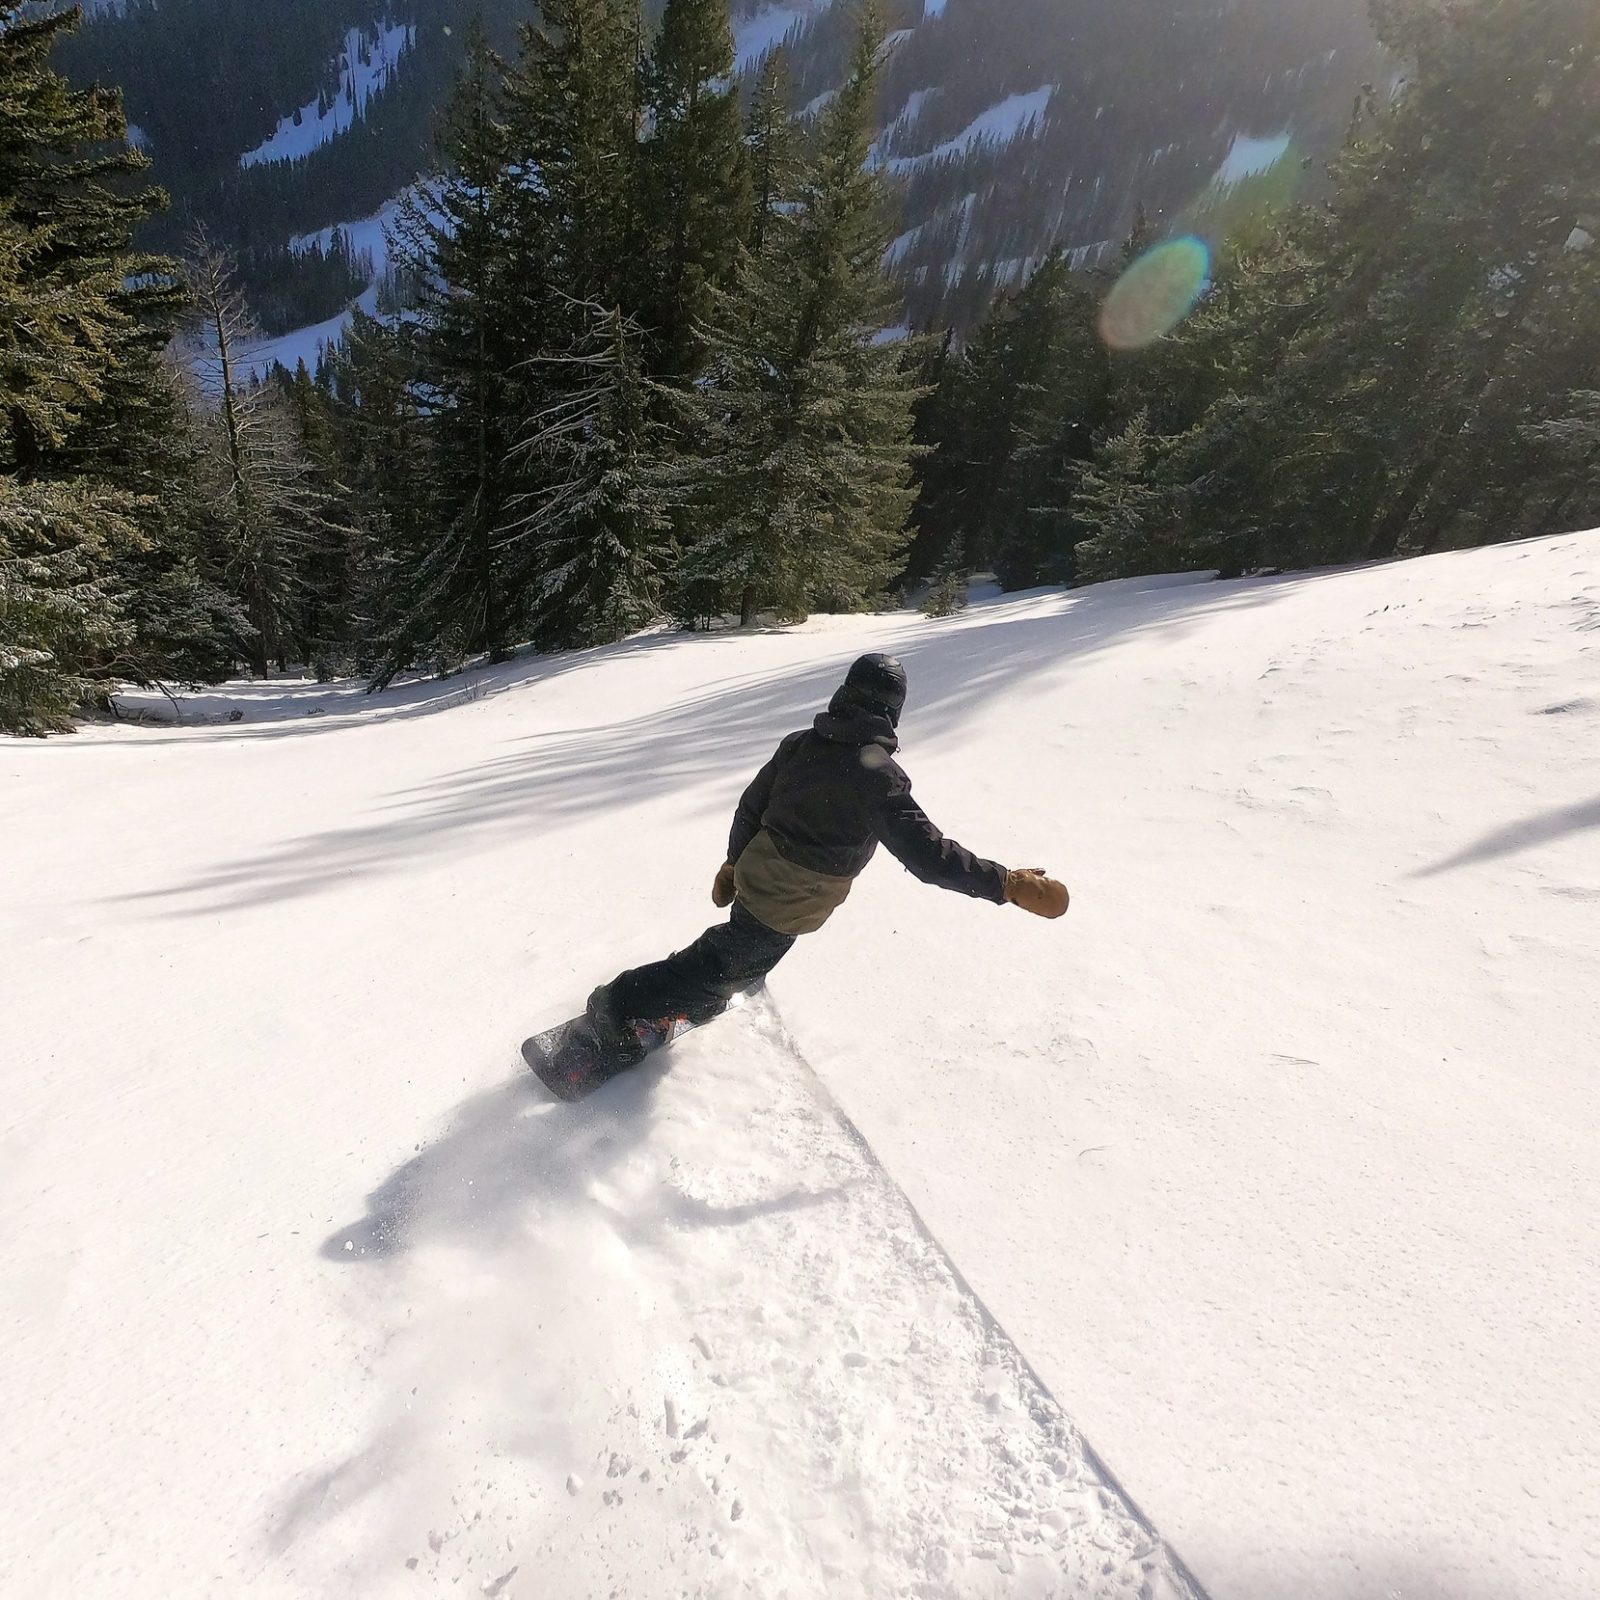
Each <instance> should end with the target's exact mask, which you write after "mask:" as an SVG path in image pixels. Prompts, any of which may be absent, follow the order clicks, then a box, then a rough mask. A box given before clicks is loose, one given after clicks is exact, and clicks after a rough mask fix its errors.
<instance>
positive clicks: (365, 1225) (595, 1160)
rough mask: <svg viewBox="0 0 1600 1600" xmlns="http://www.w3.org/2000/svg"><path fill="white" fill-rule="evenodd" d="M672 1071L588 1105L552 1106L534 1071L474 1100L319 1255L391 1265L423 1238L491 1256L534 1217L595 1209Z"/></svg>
mask: <svg viewBox="0 0 1600 1600" xmlns="http://www.w3.org/2000/svg"><path fill="white" fill-rule="evenodd" d="M664 1070H665V1064H664V1063H660V1064H650V1065H646V1066H644V1067H640V1068H638V1069H636V1070H634V1071H632V1072H629V1073H625V1074H624V1075H623V1076H622V1077H621V1078H619V1079H617V1080H616V1081H615V1082H613V1083H610V1084H608V1085H607V1086H606V1087H605V1088H604V1089H603V1090H601V1091H600V1093H598V1094H596V1095H593V1096H592V1097H591V1098H590V1099H588V1100H586V1101H584V1102H582V1103H581V1104H579V1105H563V1104H561V1103H559V1102H557V1101H554V1100H551V1099H550V1098H549V1096H548V1095H546V1093H545V1091H544V1090H543V1089H542V1088H541V1087H540V1085H539V1084H538V1082H537V1081H536V1080H535V1079H534V1078H533V1077H532V1075H531V1074H530V1073H527V1072H519V1073H517V1074H516V1076H515V1077H512V1078H510V1079H507V1080H506V1081H505V1082H504V1083H500V1084H497V1085H495V1087H494V1088H492V1089H486V1090H484V1091H483V1092H482V1093H480V1094H476V1095H472V1096H471V1097H469V1098H468V1099H466V1100H464V1101H463V1102H462V1103H461V1104H460V1105H459V1106H457V1107H456V1109H455V1111H454V1112H453V1113H452V1114H451V1116H450V1119H449V1123H448V1127H447V1129H446V1131H445V1133H444V1134H443V1135H442V1136H441V1137H440V1138H437V1139H435V1140H434V1141H432V1142H431V1143H429V1144H426V1145H423V1146H421V1147H420V1149H419V1150H418V1152H417V1154H416V1155H414V1156H413V1157H412V1158H411V1159H410V1160H409V1161H407V1162H405V1163H403V1164H402V1165H401V1166H399V1167H397V1168H396V1169H395V1170H394V1171H393V1172H392V1173H390V1175H389V1176H388V1177H387V1178H385V1179H384V1181H383V1182H382V1183H381V1184H380V1185H379V1186H378V1187H377V1188H376V1189H374V1190H373V1191H372V1193H371V1194H369V1195H368V1196H367V1211H366V1215H365V1216H363V1217H361V1218H359V1219H358V1220H357V1221H355V1222H353V1223H351V1224H349V1225H348V1226H346V1227H343V1228H339V1229H336V1230H335V1231H334V1232H333V1233H331V1234H329V1235H328V1237H327V1239H326V1240H324V1241H323V1244H322V1246H321V1249H320V1251H319V1254H321V1255H322V1256H323V1257H325V1258H326V1259H327V1260H329V1261H340V1262H348V1263H354V1262H374V1261H384V1260H388V1259H391V1258H393V1257H395V1256H399V1255H401V1254H403V1253H404V1252H405V1251H406V1250H408V1249H410V1248H411V1247H412V1246H413V1245H415V1244H418V1243H421V1242H427V1243H430V1244H433V1243H438V1244H447V1245H455V1246H466V1247H469V1248H473V1247H475V1248H481V1249H485V1250H488V1249H493V1248H495V1247H497V1246H499V1245H502V1244H504V1243H506V1242H508V1241H509V1240H511V1239H512V1238H513V1237H514V1236H515V1235H516V1234H517V1233H518V1232H519V1231H520V1230H521V1229H522V1227H523V1226H524V1225H525V1223H526V1221H527V1219H528V1217H529V1215H530V1213H531V1214H534V1215H538V1214H541V1213H551V1212H556V1211H559V1210H562V1209H569V1208H571V1207H573V1206H580V1205H590V1204H593V1198H592V1196H591V1193H590V1191H591V1190H592V1188H593V1186H594V1185H595V1184H596V1182H597V1181H599V1180H602V1179H603V1178H604V1176H605V1174H606V1172H607V1171H608V1170H610V1169H611V1168H613V1167H614V1166H615V1165H616V1163H618V1162H619V1161H621V1160H623V1159H624V1158H625V1157H626V1156H627V1154H628V1153H629V1152H630V1151H631V1150H632V1149H634V1148H635V1147H636V1146H637V1145H639V1144H640V1143H642V1142H643V1141H644V1139H645V1138H646V1137H647V1135H648V1133H649V1131H650V1126H651V1115H650V1106H651V1102H652V1100H653V1099H654V1096H655V1091H656V1088H657V1086H658V1085H659V1083H660V1081H661V1076H662V1073H663V1071H664Z"/></svg>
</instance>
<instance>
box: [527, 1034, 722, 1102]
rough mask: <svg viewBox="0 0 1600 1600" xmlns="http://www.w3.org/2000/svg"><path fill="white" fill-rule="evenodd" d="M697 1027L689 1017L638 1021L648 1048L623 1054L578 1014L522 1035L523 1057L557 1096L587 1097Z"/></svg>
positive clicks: (578, 1098)
mask: <svg viewBox="0 0 1600 1600" xmlns="http://www.w3.org/2000/svg"><path fill="white" fill-rule="evenodd" d="M693 1026H694V1024H693V1023H691V1022H690V1021H689V1019H688V1018H687V1017H669V1018H667V1019H666V1020H665V1021H664V1022H658V1023H648V1024H647V1023H640V1024H637V1025H636V1026H635V1027H634V1030H633V1032H634V1037H635V1038H636V1039H637V1040H638V1041H639V1043H640V1044H641V1045H642V1046H643V1047H644V1054H643V1055H639V1054H637V1053H629V1054H623V1053H621V1052H619V1051H612V1050H607V1049H606V1047H605V1046H604V1045H603V1044H601V1042H600V1040H599V1039H598V1038H596V1037H595V1032H594V1029H593V1028H592V1027H591V1026H590V1024H589V1019H588V1018H587V1017H585V1016H577V1017H574V1018H573V1019H572V1020H571V1021H570V1022H563V1023H562V1024H561V1025H560V1026H559V1027H556V1028H546V1029H545V1031H544V1032H543V1033H536V1034H534V1036H533V1037H532V1038H531V1039H525V1040H523V1043H522V1059H523V1060H524V1061H526V1062H527V1063H528V1065H529V1066H530V1067H531V1068H532V1069H533V1072H534V1074H535V1076H537V1078H538V1079H539V1081H540V1082H541V1083H542V1084H543V1085H544V1086H545V1088H547V1089H548V1090H549V1091H550V1092H551V1094H553V1095H554V1096H555V1097H556V1098H557V1099H558V1100H583V1099H585V1098H587V1097H588V1096H589V1095H591V1094H593V1093H594V1092H595V1090H596V1089H598V1088H600V1087H601V1086H602V1085H604V1084H607V1083H609V1082H610V1081H611V1080H612V1079H613V1078H614V1077H616V1076H617V1074H618V1073H619V1072H626V1071H627V1070H628V1068H629V1067H636V1066H638V1065H639V1063H640V1062H641V1061H643V1060H644V1059H645V1057H646V1056H650V1055H653V1054H654V1053H655V1052H656V1051H657V1050H659V1049H661V1047H662V1046H663V1045H667V1044H671V1043H672V1041H673V1040H674V1039H677V1038H681V1037H682V1036H683V1035H684V1034H686V1033H688V1032H689V1030H690V1029H691V1028H692V1027H693Z"/></svg>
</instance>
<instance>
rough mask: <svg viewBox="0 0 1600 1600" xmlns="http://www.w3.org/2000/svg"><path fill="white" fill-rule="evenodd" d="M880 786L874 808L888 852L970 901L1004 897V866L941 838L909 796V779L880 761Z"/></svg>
mask: <svg viewBox="0 0 1600 1600" xmlns="http://www.w3.org/2000/svg"><path fill="white" fill-rule="evenodd" d="M884 765H885V768H886V770H885V772H884V774H883V778H884V782H883V787H882V789H881V790H880V792H879V795H878V801H877V806H876V817H875V820H876V822H877V827H878V837H879V838H880V839H882V840H883V842H884V844H885V845H886V846H887V847H888V850H889V853H890V854H891V855H893V856H894V858H895V859H896V860H897V861H898V862H899V863H900V864H901V865H902V866H903V867H904V868H905V869H906V871H907V872H909V873H911V875H912V876H913V877H916V878H920V879H921V880H922V881H923V882H924V883H931V884H933V885H934V886H935V887H936V888H939V889H951V890H954V891H955V892H956V893H957V894H969V895H971V896H972V897H973V899H975V900H992V901H994V903H995V904H996V905H1004V904H1005V901H1006V876H1007V874H1006V869H1005V868H1004V867H1002V866H1001V865H1000V864H999V863H998V862H994V861H985V860H984V859H983V858H982V857H981V856H975V855H973V853H972V852H971V851H970V850H967V849H964V848H963V847H962V846H961V845H959V844H957V843H956V842H955V840H954V839H947V838H945V836H944V835H943V834H942V833H941V832H940V831H939V829H938V827H937V826H936V825H935V823H934V821H933V819H932V818H931V817H930V816H929V815H928V813H927V812H926V811H924V810H923V809H922V807H921V806H919V805H918V804H917V802H916V801H915V800H913V799H912V798H911V780H910V779H909V778H908V777H907V776H906V775H905V773H904V772H902V771H901V770H900V768H899V767H898V766H896V765H895V764H894V763H892V762H885V764H884Z"/></svg>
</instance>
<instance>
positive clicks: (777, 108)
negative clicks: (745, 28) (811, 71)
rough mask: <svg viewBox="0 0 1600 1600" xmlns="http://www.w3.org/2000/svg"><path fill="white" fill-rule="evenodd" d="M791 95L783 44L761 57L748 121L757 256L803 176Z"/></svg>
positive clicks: (752, 235)
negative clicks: (797, 150) (772, 224)
mask: <svg viewBox="0 0 1600 1600" xmlns="http://www.w3.org/2000/svg"><path fill="white" fill-rule="evenodd" d="M791 95H792V90H791V87H790V82H789V56H788V52H787V51H785V50H784V49H783V48H782V46H779V48H778V49H776V50H773V51H770V52H769V53H768V54H767V55H766V56H765V57H764V58H763V60H762V62H761V69H760V71H759V72H758V73H757V74H756V85H755V89H754V91H753V93H752V94H751V97H750V115H749V117H748V118H747V119H746V122H745V135H744V140H745V149H746V152H747V155H746V169H747V171H748V173H749V185H750V222H749V234H748V240H749V247H750V251H751V254H752V255H756V256H760V255H762V254H763V253H764V252H765V251H766V249H767V244H768V237H769V229H770V225H771V222H772V219H773V217H775V216H777V215H778V214H779V211H780V209H781V208H782V207H783V206H785V205H787V204H788V203H789V201H790V199H791V198H792V197H793V195H794V192H795V186H796V183H797V181H798V176H799V160H798V157H797V154H796V150H795V143H796V140H795V127H794V120H793V118H792V117H791V116H790V114H789V102H790V99H791Z"/></svg>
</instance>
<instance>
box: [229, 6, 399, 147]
mask: <svg viewBox="0 0 1600 1600" xmlns="http://www.w3.org/2000/svg"><path fill="white" fill-rule="evenodd" d="M416 36H417V30H416V28H415V26H413V25H412V24H411V23H409V22H380V23H378V24H377V26H376V27H375V28H371V29H368V28H351V29H350V30H349V32H348V33H346V34H345V39H344V48H343V49H342V50H341V51H340V53H339V60H338V63H337V70H338V73H339V88H338V91H337V93H336V94H335V95H334V96H333V99H332V100H331V101H330V102H329V103H328V104H327V105H324V104H323V102H322V97H321V96H320V95H318V96H317V97H315V98H314V99H311V100H308V101H307V102H306V104H305V105H303V106H301V107H300V109H299V110H298V111H295V112H293V113H292V114H291V115H289V116H287V117H284V118H282V119H281V120H280V121H279V123H278V126H277V127H276V128H275V129H273V131H272V133H271V134H269V135H268V137H267V138H265V139H263V140H262V141H261V143H260V144H258V145H257V146H256V147H255V149H253V150H247V151H245V153H244V154H243V155H242V156H240V157H239V165H240V166H241V167H255V166H260V165H262V164H264V163H266V162H270V161H298V160H300V159H302V158H303V157H305V156H308V155H310V154H311V152H312V151H313V150H316V149H317V148H319V147H320V146H322V145H325V144H327V143H328V142H329V141H330V140H332V139H336V138H337V137H338V136H339V135H340V134H341V133H344V132H346V131H347V130H348V129H350V128H352V127H354V126H355V124H356V123H357V122H358V121H360V120H361V118H362V117H364V116H365V115H366V112H367V106H368V104H369V103H370V102H371V101H372V100H373V99H374V98H375V97H376V96H377V95H379V94H381V93H382V92H383V91H384V90H385V89H386V88H387V87H388V86H389V83H390V80H391V79H392V78H393V76H394V74H395V73H396V72H397V71H398V70H399V67H400V58H401V57H402V56H403V55H404V54H405V53H406V51H407V50H409V49H410V48H411V46H412V44H413V42H414V41H415V39H416Z"/></svg>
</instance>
